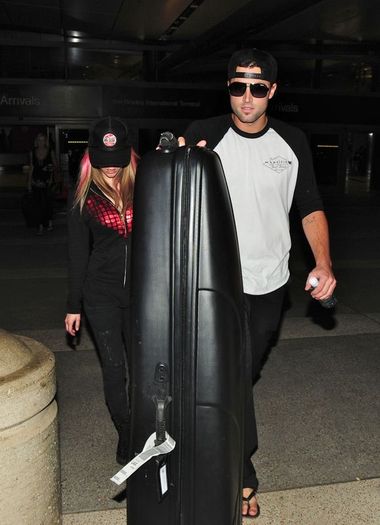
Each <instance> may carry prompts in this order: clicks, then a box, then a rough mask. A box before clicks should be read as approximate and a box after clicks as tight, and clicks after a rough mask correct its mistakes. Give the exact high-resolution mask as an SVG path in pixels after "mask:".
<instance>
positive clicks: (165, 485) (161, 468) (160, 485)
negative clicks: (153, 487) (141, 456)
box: [156, 455, 169, 503]
mask: <svg viewBox="0 0 380 525" xmlns="http://www.w3.org/2000/svg"><path fill="white" fill-rule="evenodd" d="M156 468H157V493H158V494H157V495H158V502H159V503H160V502H161V501H162V500H163V499H164V498H165V496H166V495H167V494H168V491H169V467H168V461H167V455H165V456H162V458H157V459H156Z"/></svg>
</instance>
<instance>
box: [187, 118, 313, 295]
mask: <svg viewBox="0 0 380 525" xmlns="http://www.w3.org/2000/svg"><path fill="white" fill-rule="evenodd" d="M184 136H185V139H186V143H187V144H197V142H199V141H200V140H202V139H205V140H206V141H207V146H206V147H208V148H210V149H213V150H214V151H215V152H216V153H217V154H218V155H219V157H220V160H221V162H222V166H223V170H224V173H225V177H226V181H227V186H228V189H229V193H230V197H231V202H232V208H233V211H234V216H235V223H236V230H237V236H238V242H239V250H240V259H241V266H242V276H243V285H244V292H245V293H247V294H252V295H262V294H266V293H269V292H272V291H274V290H277V289H278V288H280V287H281V286H282V285H284V284H285V283H286V282H287V280H288V278H289V266H288V261H289V251H290V248H291V239H290V232H289V211H290V208H291V206H292V202H293V199H294V202H295V204H296V206H297V208H298V211H299V213H300V216H301V218H303V217H305V216H306V215H308V214H309V213H312V212H314V211H317V210H322V209H323V205H322V201H321V198H320V195H319V191H318V188H317V184H316V180H315V174H314V168H313V162H312V157H311V151H310V147H309V145H308V143H307V139H306V136H305V134H304V133H303V132H302V131H301V130H300V129H298V128H295V127H293V126H290V125H288V124H285V123H284V122H281V121H279V120H276V119H272V118H269V119H268V123H267V125H266V126H265V128H264V129H263V130H262V131H260V132H259V133H253V134H251V133H245V132H243V131H241V130H239V129H238V128H237V127H236V126H235V124H234V123H233V120H232V117H231V115H223V116H220V117H215V118H210V119H206V120H200V121H195V122H193V123H192V124H191V125H190V126H189V128H188V129H187V130H186V132H185V134H184Z"/></svg>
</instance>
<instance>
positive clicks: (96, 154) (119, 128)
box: [88, 117, 131, 168]
mask: <svg viewBox="0 0 380 525" xmlns="http://www.w3.org/2000/svg"><path fill="white" fill-rule="evenodd" d="M88 152H89V155H90V162H91V164H92V165H93V166H95V167H96V168H106V167H108V166H115V167H123V166H128V164H129V162H130V160H131V144H130V141H129V134H128V128H127V126H126V124H125V123H124V122H123V121H122V120H120V119H119V118H115V117H103V118H100V119H99V120H96V121H95V122H94V123H93V125H92V127H91V129H90V136H89V140H88Z"/></svg>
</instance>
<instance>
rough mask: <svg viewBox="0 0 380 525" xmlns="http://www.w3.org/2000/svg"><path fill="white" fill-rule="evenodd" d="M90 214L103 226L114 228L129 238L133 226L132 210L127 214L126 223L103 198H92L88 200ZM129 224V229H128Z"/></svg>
mask: <svg viewBox="0 0 380 525" xmlns="http://www.w3.org/2000/svg"><path fill="white" fill-rule="evenodd" d="M86 204H87V209H88V213H89V214H90V215H91V216H92V217H93V218H94V219H95V220H96V221H97V222H99V223H100V224H102V226H105V227H106V228H112V229H113V230H114V231H116V232H117V233H118V234H119V235H121V236H122V237H127V234H128V233H129V232H130V231H131V224H132V210H131V209H129V210H127V211H126V213H125V221H124V220H123V219H122V217H121V216H120V213H119V212H118V210H117V209H116V208H115V207H114V206H113V205H112V204H111V203H109V202H108V201H107V200H106V199H103V198H102V197H99V196H98V195H96V196H91V197H88V199H87V202H86ZM126 224H127V228H126Z"/></svg>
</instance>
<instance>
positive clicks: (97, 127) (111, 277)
mask: <svg viewBox="0 0 380 525" xmlns="http://www.w3.org/2000/svg"><path fill="white" fill-rule="evenodd" d="M136 161H137V155H136V153H135V152H134V151H133V149H132V147H131V144H130V141H129V137H128V129H127V127H126V126H125V124H124V123H123V122H122V121H121V120H119V119H117V118H112V117H107V118H102V119H100V120H98V121H97V122H95V124H94V126H93V128H92V130H91V131H90V137H89V148H88V152H86V153H85V155H84V156H83V159H82V162H81V168H80V174H79V179H78V184H77V189H76V193H75V197H74V204H73V208H72V210H71V212H70V215H69V221H68V223H69V297H68V312H69V313H67V315H66V318H65V326H66V330H67V332H68V333H69V334H70V335H71V336H75V334H76V333H77V332H78V330H79V329H80V324H81V307H82V303H83V307H84V311H85V314H86V317H87V319H88V321H89V323H90V326H91V329H92V332H93V336H94V339H95V343H96V347H97V350H98V353H99V357H100V362H101V367H102V374H103V385H104V394H105V399H106V403H107V406H108V409H109V411H110V414H111V417H112V420H113V422H114V424H115V427H116V429H117V431H118V434H119V442H118V447H117V453H116V460H117V462H118V463H120V464H123V465H124V464H125V463H127V451H128V434H129V407H128V395H127V387H126V381H127V364H126V358H125V343H126V338H127V319H128V290H127V249H128V245H129V239H130V233H131V230H132V197H133V186H134V179H135V172H136V163H137V162H136Z"/></svg>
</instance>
